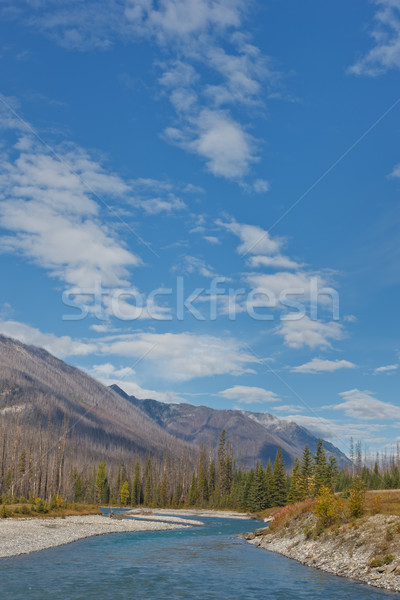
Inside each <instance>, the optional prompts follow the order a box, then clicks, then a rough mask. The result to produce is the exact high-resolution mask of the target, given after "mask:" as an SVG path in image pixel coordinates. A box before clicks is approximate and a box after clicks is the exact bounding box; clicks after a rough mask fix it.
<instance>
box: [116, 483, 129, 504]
mask: <svg viewBox="0 0 400 600" xmlns="http://www.w3.org/2000/svg"><path fill="white" fill-rule="evenodd" d="M129 496H130V493H129V483H128V482H127V481H124V483H123V484H122V486H121V489H120V492H119V497H120V500H121V504H123V505H124V506H126V505H127V504H128V500H129Z"/></svg>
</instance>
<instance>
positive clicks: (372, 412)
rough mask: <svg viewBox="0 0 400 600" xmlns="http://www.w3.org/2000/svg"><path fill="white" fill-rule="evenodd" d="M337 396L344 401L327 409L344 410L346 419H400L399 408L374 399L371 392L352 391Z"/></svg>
mask: <svg viewBox="0 0 400 600" xmlns="http://www.w3.org/2000/svg"><path fill="white" fill-rule="evenodd" d="M339 396H341V397H342V398H343V399H344V402H341V403H340V404H335V405H334V406H330V407H327V408H333V409H334V410H344V412H345V415H346V416H348V417H353V418H356V419H364V420H368V421H383V420H386V419H387V420H391V419H400V406H395V405H394V404H390V403H389V402H382V401H381V400H378V399H377V398H375V397H374V395H373V393H372V392H369V391H361V390H358V389H354V390H349V391H347V392H341V393H340V394H339Z"/></svg>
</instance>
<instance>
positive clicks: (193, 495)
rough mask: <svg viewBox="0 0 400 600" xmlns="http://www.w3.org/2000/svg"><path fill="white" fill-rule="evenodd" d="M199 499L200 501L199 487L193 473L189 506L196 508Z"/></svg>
mask: <svg viewBox="0 0 400 600" xmlns="http://www.w3.org/2000/svg"><path fill="white" fill-rule="evenodd" d="M198 499H199V491H198V487H197V478H196V475H195V473H194V471H193V475H192V483H191V485H190V489H189V495H188V506H194V505H195V504H196V503H197V501H198Z"/></svg>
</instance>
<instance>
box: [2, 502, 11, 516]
mask: <svg viewBox="0 0 400 600" xmlns="http://www.w3.org/2000/svg"><path fill="white" fill-rule="evenodd" d="M9 516H10V515H9V514H8V510H7V506H6V504H5V502H4V503H3V504H2V507H1V509H0V519H7V517H9Z"/></svg>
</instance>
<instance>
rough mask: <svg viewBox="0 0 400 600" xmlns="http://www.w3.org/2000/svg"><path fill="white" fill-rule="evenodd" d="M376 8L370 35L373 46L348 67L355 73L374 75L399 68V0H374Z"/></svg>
mask: <svg viewBox="0 0 400 600" xmlns="http://www.w3.org/2000/svg"><path fill="white" fill-rule="evenodd" d="M374 3H375V4H376V5H377V10H376V13H375V15H374V26H373V28H372V30H371V37H372V39H373V41H374V46H373V47H372V48H371V50H370V51H369V52H367V54H366V55H365V56H363V57H361V58H360V59H359V60H357V62H356V63H355V64H354V65H353V66H352V67H350V69H349V72H350V73H353V74H355V75H370V76H376V75H380V74H382V73H385V72H386V71H389V70H390V69H400V0H374Z"/></svg>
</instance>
